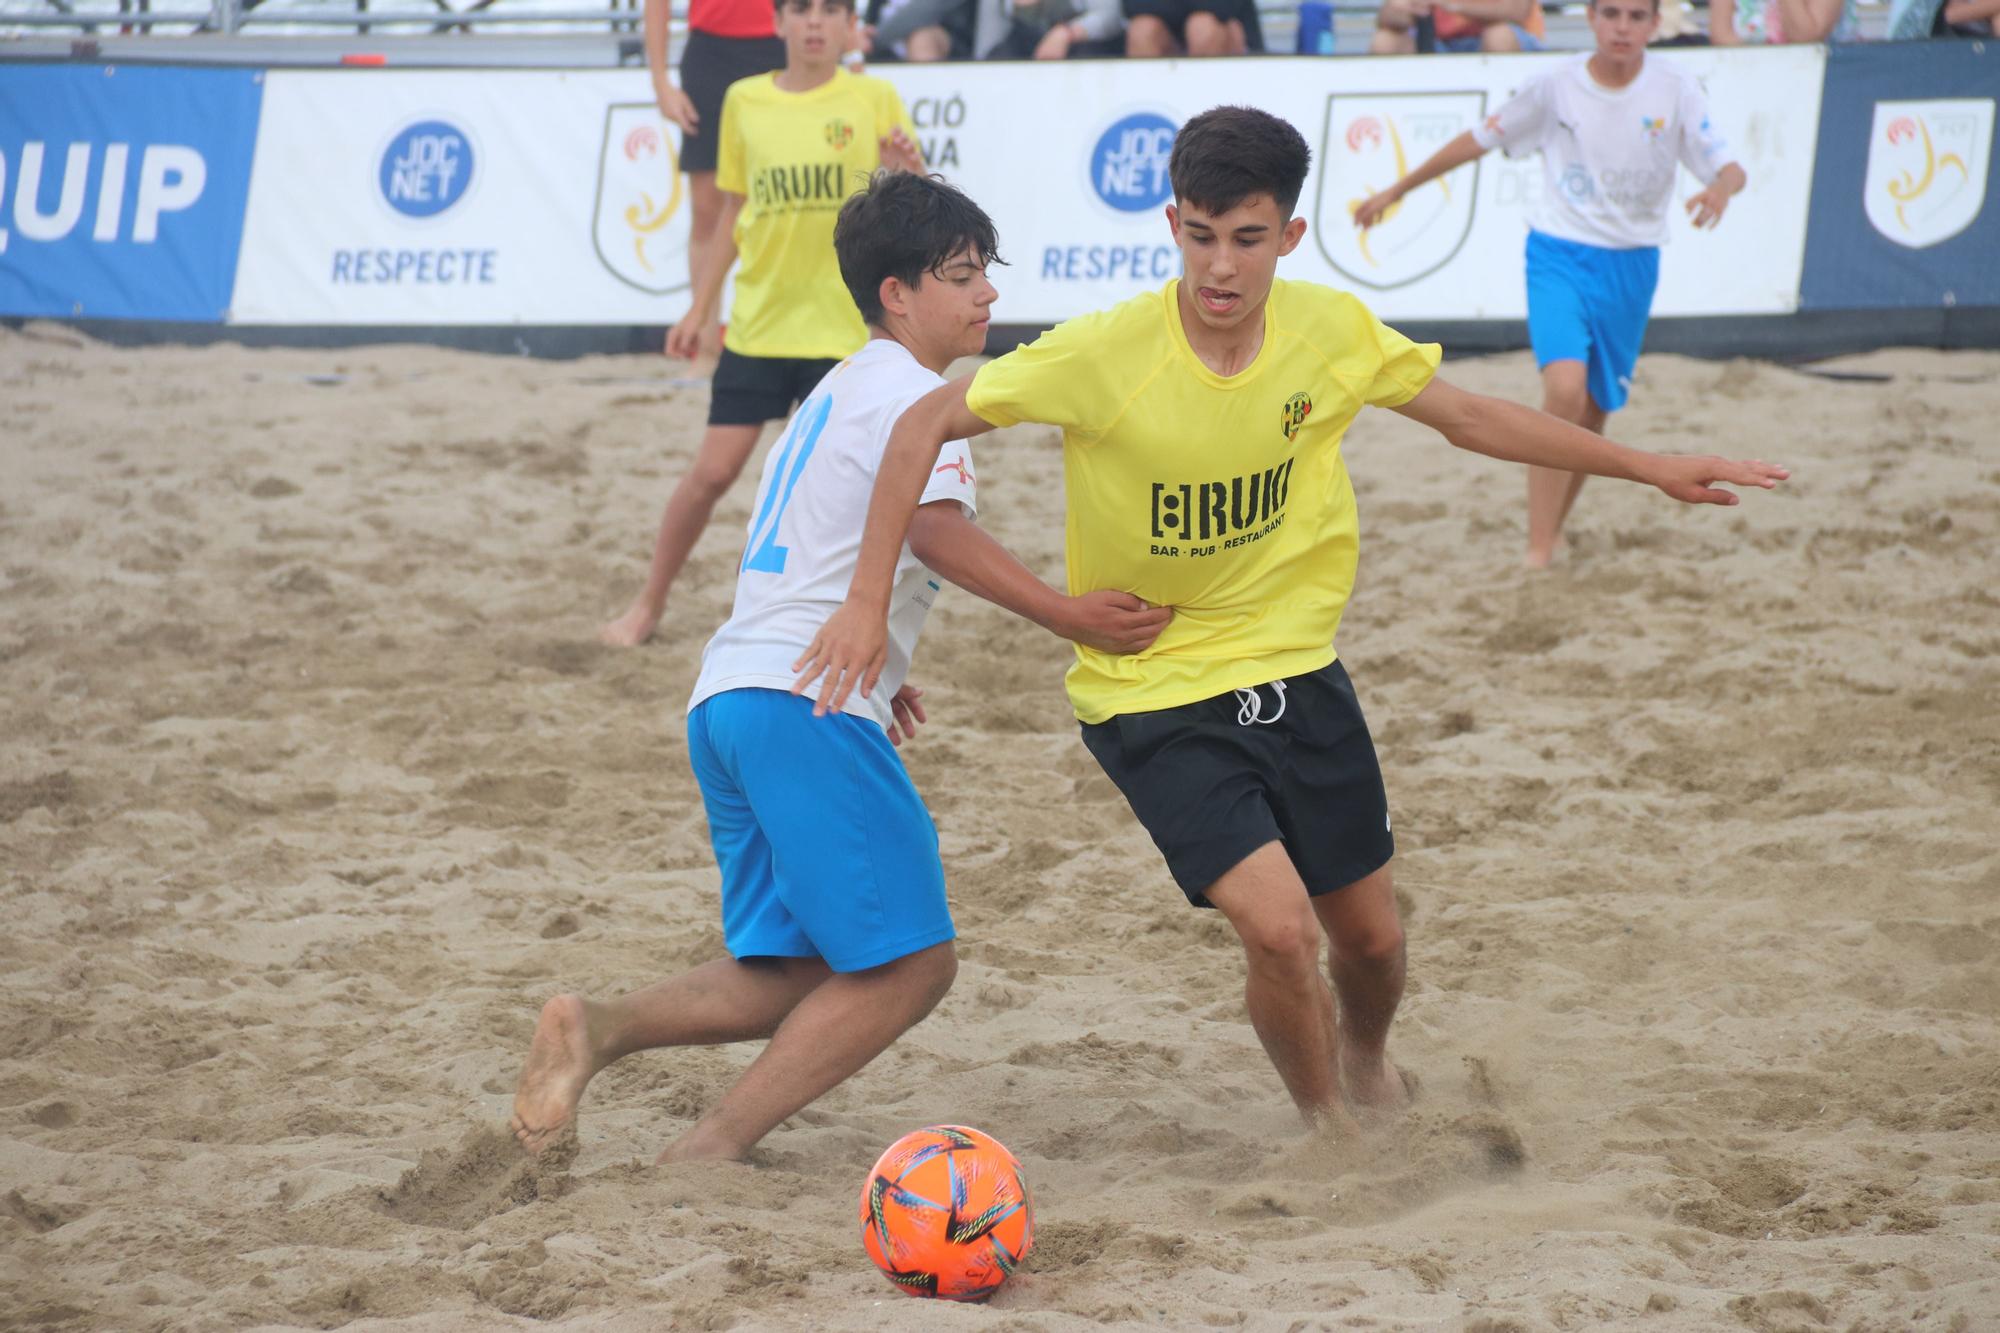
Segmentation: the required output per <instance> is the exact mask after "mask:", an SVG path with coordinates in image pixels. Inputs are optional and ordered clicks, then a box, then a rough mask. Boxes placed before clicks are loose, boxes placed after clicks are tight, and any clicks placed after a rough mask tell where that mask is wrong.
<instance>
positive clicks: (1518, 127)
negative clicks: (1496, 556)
mask: <svg viewBox="0 0 2000 1333" xmlns="http://www.w3.org/2000/svg"><path fill="white" fill-rule="evenodd" d="M1589 16H1590V28H1591V32H1592V33H1593V34H1594V35H1595V37H1596V39H1597V49H1596V50H1595V51H1594V52H1592V53H1591V54H1589V55H1587V56H1584V55H1579V56H1577V57H1576V58H1575V59H1573V60H1570V61H1568V62H1566V63H1565V64H1563V65H1562V66H1561V67H1560V68H1558V69H1555V70H1552V71H1550V72H1549V73H1547V74H1544V75H1541V76H1540V77H1539V78H1536V79H1533V80H1531V81H1530V82H1529V83H1528V85H1527V86H1526V87H1524V88H1522V89H1521V90H1520V91H1519V92H1518V93H1516V94H1515V95H1514V97H1513V98H1512V100H1510V101H1509V102H1508V103H1507V105H1505V106H1503V107H1501V108H1500V109H1499V110H1498V111H1497V112H1495V113H1494V114H1493V115H1491V116H1488V117H1487V118H1486V123H1485V124H1484V125H1481V126H1480V127H1479V128H1478V129H1474V130H1467V131H1466V132H1465V133H1463V134H1461V135H1459V136H1458V137H1457V138H1456V139H1453V140H1452V141H1451V142H1450V143H1448V144H1446V145H1445V146H1444V147H1442V148H1440V149H1438V151H1437V152H1435V153H1433V154H1432V155H1431V156H1430V158H1429V159H1428V160H1427V161H1425V162H1424V163H1423V164H1422V165H1420V166H1419V167H1417V169H1416V170H1414V171H1412V172H1411V173H1410V174H1409V175H1407V176H1405V177H1403V179H1401V180H1399V181H1397V182H1396V183H1395V184H1394V185H1391V186H1390V187H1389V188H1388V189H1386V190H1384V191H1382V192H1381V193H1380V194H1378V195H1376V196H1374V197H1373V198H1371V199H1368V200H1366V201H1364V202H1363V203H1362V204H1361V205H1360V206H1359V207H1358V208H1356V209H1355V211H1354V221H1355V225H1357V226H1359V227H1363V228H1367V227H1372V226H1374V225H1375V224H1376V223H1377V222H1380V221H1382V220H1383V219H1385V218H1387V217H1389V216H1391V215H1392V214H1393V212H1394V211H1395V209H1396V208H1397V206H1398V204H1399V202H1400V201H1401V200H1402V198H1403V197H1404V196H1405V195H1407V194H1409V193H1410V191H1412V190H1414V189H1416V188H1417V187H1418V186H1420V185H1424V184H1426V183H1428V182H1430V181H1433V180H1436V179H1437V178H1438V177H1439V176H1442V175H1444V174H1445V173H1446V172H1448V171H1451V170H1452V169H1453V168H1455V167H1459V166H1462V165H1464V164H1465V163H1467V162H1470V161H1472V160H1473V159H1475V158H1477V157H1479V156H1480V155H1481V154H1483V153H1485V152H1486V151H1487V150H1488V149H1490V148H1502V149H1505V150H1506V152H1507V154H1508V156H1510V157H1515V156H1519V155H1520V154H1522V153H1526V152H1529V151H1532V150H1537V149H1539V150H1540V151H1541V154H1542V182H1543V184H1542V198H1541V202H1540V204H1539V205H1538V206H1537V207H1536V209H1535V212H1534V220H1533V224H1532V229H1531V230H1530V231H1529V232H1528V340H1529V342H1530V343H1532V344H1533V345H1534V349H1535V363H1536V365H1537V366H1539V367H1540V368H1541V372H1542V410H1543V411H1545V412H1547V413H1549V414H1550V415H1551V416H1558V417H1561V418H1562V419H1563V420H1564V421H1573V422H1575V423H1576V424H1577V425H1579V426H1582V427H1583V428H1584V429H1585V430H1592V431H1596V432H1598V433H1599V434H1602V433H1603V431H1604V422H1605V419H1606V418H1607V417H1609V416H1610V415H1611V413H1613V412H1616V411H1617V410H1618V409H1619V408H1621V407H1623V406H1624V405H1625V397H1626V394H1627V392H1628V391H1629V390H1630V388H1631V385H1632V368H1633V366H1634V365H1635V364H1637V362H1638V360H1639V345H1640V344H1641V343H1642V342H1644V341H1645V337H1646V320H1647V318H1648V316H1650V315H1651V313H1652V309H1653V289H1654V287H1655V286H1656V285H1657V284H1658V282H1659V277H1660V243H1661V242H1662V241H1664V240H1665V239H1666V236H1667V204H1668V203H1669V202H1670V200H1671V198H1672V195H1673V187H1674V174H1675V173H1674V164H1675V161H1676V160H1677V159H1678V160H1679V161H1680V162H1684V163H1686V164H1687V168H1688V170H1689V171H1692V172H1693V173H1694V174H1695V175H1696V176H1698V177H1700V178H1701V182H1702V184H1703V186H1704V187H1706V188H1704V189H1703V190H1702V191H1701V192H1700V193H1699V194H1697V195H1695V196H1694V197H1693V198H1691V199H1689V200H1688V201H1687V211H1688V212H1689V213H1690V214H1692V215H1693V216H1694V224H1695V225H1696V226H1697V227H1712V226H1714V225H1715V224H1716V223H1717V222H1718V221H1720V220H1721V218H1722V214H1723V211H1724V210H1725V209H1727V208H1728V207H1729V200H1730V197H1731V196H1732V195H1734V194H1735V193H1736V192H1737V191H1738V190H1741V189H1742V188H1743V186H1744V183H1745V177H1744V174H1743V168H1742V167H1740V166H1738V165H1737V164H1736V163H1735V162H1733V161H1731V160H1730V158H1729V153H1728V149H1727V147H1726V146H1725V145H1724V144H1723V142H1722V138H1721V136H1720V135H1718V134H1717V133H1716V132H1715V127H1714V126H1713V125H1711V124H1710V123H1709V119H1708V99H1707V98H1706V97H1705V96H1703V94H1702V91H1701V85H1700V84H1698V83H1696V82H1695V81H1694V78H1693V76H1691V75H1689V74H1687V73H1685V72H1683V71H1681V70H1679V69H1677V68H1675V67H1674V66H1673V65H1670V64H1668V63H1667V62H1665V61H1663V60H1660V59H1657V58H1654V59H1648V58H1647V55H1646V43H1647V42H1649V41H1651V40H1652V38H1653V33H1654V32H1655V31H1657V30H1658V29H1659V26H1660V5H1659V0H1591V4H1590V8H1589ZM1583 477H1584V474H1583V473H1581V472H1565V471H1562V470H1560V469H1554V468H1541V467H1535V466H1533V465H1532V464H1531V465H1530V466H1529V468H1528V554H1527V565H1528V567H1529V568H1531V569H1543V568H1546V567H1547V566H1548V564H1549V562H1550V561H1551V560H1553V559H1554V558H1555V552H1556V545H1557V543H1558V542H1560V541H1561V539H1562V525H1563V520H1564V519H1565V518H1567V517H1568V516H1569V511H1570V506H1571V505H1573V504H1575V503H1576V495H1577V492H1578V491H1580V490H1581V489H1583Z"/></svg>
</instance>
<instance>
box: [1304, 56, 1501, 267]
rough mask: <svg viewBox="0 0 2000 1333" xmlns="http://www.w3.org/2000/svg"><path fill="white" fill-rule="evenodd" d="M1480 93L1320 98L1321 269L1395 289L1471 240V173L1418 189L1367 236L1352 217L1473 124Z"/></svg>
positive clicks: (1475, 189) (1474, 192)
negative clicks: (1326, 266) (1323, 125)
mask: <svg viewBox="0 0 2000 1333" xmlns="http://www.w3.org/2000/svg"><path fill="white" fill-rule="evenodd" d="M1485 113H1486V94H1485V93H1483V92H1478V93H1383V94H1344V93H1336V94H1334V95H1333V96H1331V97H1329V98H1327V99H1326V128H1325V132H1324V134H1323V135H1322V137H1321V140H1320V162H1321V163H1322V166H1321V169H1320V173H1319V197H1318V199H1317V200H1316V201H1315V204H1314V207H1313V220H1312V222H1313V225H1312V234H1313V235H1314V236H1316V237H1317V238H1318V240H1319V249H1320V253H1321V254H1322V255H1325V256H1326V262H1327V263H1329V264H1331V265H1333V266H1334V268H1335V269H1337V270H1339V272H1340V273H1341V274H1342V275H1343V276H1345V277H1347V278H1350V279H1352V280H1353V281H1355V282H1357V283H1360V284H1361V285H1362V286H1364V287H1373V288H1375V289H1376V290H1377V291H1386V290H1388V289H1390V288H1392V287H1403V286H1407V285H1408V284H1410V283H1413V282H1415V281H1417V280H1418V279H1419V278H1424V277H1428V276H1429V275H1431V274H1433V273H1435V272H1437V271H1438V270H1439V269H1441V268H1443V267H1444V266H1445V265H1446V264H1448V263H1450V262H1451V258H1452V256H1453V255H1456V254H1457V253H1458V251H1459V248H1460V247H1461V246H1463V245H1464V244H1465V238H1466V237H1467V236H1469V235H1470V234H1471V233H1472V214H1473V207H1474V201H1475V200H1476V199H1477V198H1478V195H1479V164H1478V163H1477V162H1475V163H1473V165H1472V169H1471V170H1470V171H1463V170H1461V171H1455V172H1453V173H1452V174H1451V175H1449V176H1443V177H1440V178H1439V179H1437V180H1435V181H1433V182H1431V183H1430V184H1428V185H1422V186H1419V187H1418V188H1417V189H1415V190H1412V191H1411V192H1410V193H1409V194H1407V195H1405V196H1404V197H1403V198H1402V199H1400V200H1398V201H1397V202H1396V203H1394V204H1392V205H1391V206H1390V207H1389V209H1388V211H1387V212H1385V213H1384V214H1383V215H1382V220H1381V221H1380V222H1378V223H1377V224H1376V225H1375V226H1373V227H1371V228H1369V229H1368V230H1367V231H1362V230H1361V229H1360V228H1359V227H1356V226H1355V225H1354V210H1355V209H1357V208H1359V207H1360V206H1361V204H1362V202H1363V201H1365V200H1366V199H1368V198H1369V197H1370V196H1372V195H1375V194H1378V193H1380V192H1381V191H1382V190H1385V189H1387V188H1388V187H1389V186H1391V185H1393V184H1394V183H1395V182H1396V181H1398V180H1399V179H1401V178H1402V177H1403V176H1404V175H1405V174H1407V173H1408V172H1409V170H1410V168H1411V167H1412V166H1414V165H1415V164H1417V163H1419V162H1422V161H1423V160H1424V159H1425V158H1427V157H1429V156H1430V155H1431V154H1432V153H1434V152H1436V151H1437V150H1438V149H1439V148H1442V147H1443V146H1444V145H1445V144H1447V143H1449V142H1450V141H1451V140H1453V139H1455V138H1457V137H1458V136H1459V135H1460V134H1462V133H1464V132H1465V131H1466V130H1469V129H1471V128H1472V127H1473V126H1475V125H1477V124H1479V122H1480V120H1481V118H1482V117H1483V116H1484V115H1485Z"/></svg>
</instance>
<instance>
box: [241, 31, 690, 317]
mask: <svg viewBox="0 0 2000 1333" xmlns="http://www.w3.org/2000/svg"><path fill="white" fill-rule="evenodd" d="M679 152H680V130H679V129H678V128H677V127H675V126H674V125H672V124H671V123H669V122H668V121H666V120H664V119H663V118H662V117H661V116H660V114H659V111H658V109H657V108H656V107H655V106H654V104H653V101H652V97H651V93H650V89H649V85H648V83H647V80H646V76H645V74H644V73H643V72H631V71H622V70H607V71H592V72H589V73H580V72H575V71H569V72H561V71H547V70H467V71H459V70H451V71H444V70H412V71H401V70H397V71H372V70H371V71H339V70H331V71H320V70H314V71H285V70H277V71H273V72H272V73H271V74H270V75H269V76H268V83H267V85H266V87H265V90H264V113H263V121H262V124H261V125H260V127H259V132H258V136H257V156H256V162H255V165H254V167H253V168H252V175H251V181H250V206H249V216H248V220H247V222H246V224H245V227H244V241H243V254H242V259H241V261H240V262H239V264H238V267H237V277H236V297H235V301H234V303H233V306H232V310H231V319H232V322H234V323H239V324H661V323H666V322H669V321H670V320H671V319H673V318H675V317H676V316H678V315H679V314H680V312H681V311H683V310H684V309H685V308H686V306H687V300H688V297H687V286H688V274H687V244H688V202H687V178H686V177H685V176H683V175H681V174H680V171H679V165H678V164H679Z"/></svg>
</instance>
